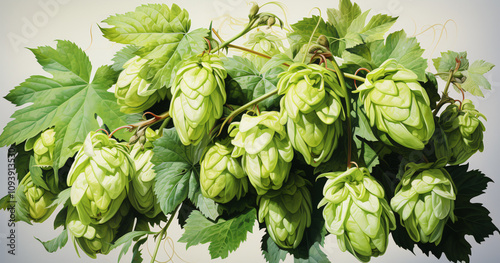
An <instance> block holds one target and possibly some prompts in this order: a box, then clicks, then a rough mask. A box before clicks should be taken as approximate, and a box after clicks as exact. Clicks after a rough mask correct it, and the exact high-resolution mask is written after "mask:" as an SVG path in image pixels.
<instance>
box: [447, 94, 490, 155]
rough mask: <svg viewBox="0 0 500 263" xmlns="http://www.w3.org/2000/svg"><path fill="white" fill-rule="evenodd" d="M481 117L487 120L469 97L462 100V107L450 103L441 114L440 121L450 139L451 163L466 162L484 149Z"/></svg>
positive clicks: (483, 129) (483, 128)
mask: <svg viewBox="0 0 500 263" xmlns="http://www.w3.org/2000/svg"><path fill="white" fill-rule="evenodd" d="M479 117H483V118H484V119H485V120H486V117H485V116H484V115H483V114H481V113H480V112H479V111H477V110H476V108H475V107H474V104H473V103H472V101H471V100H468V99H465V100H464V101H463V102H462V104H461V107H459V106H458V105H457V104H451V105H449V106H448V107H447V108H446V109H445V110H444V111H443V113H441V116H439V123H440V125H441V127H442V128H443V130H444V132H445V134H446V139H447V141H448V150H449V151H450V160H449V164H451V165H457V164H461V163H464V162H465V161H467V160H468V159H469V158H470V157H471V156H472V155H473V154H474V153H476V152H477V151H480V152H482V151H483V149H484V144H483V132H484V131H485V127H484V124H483V123H482V122H481V120H480V119H479Z"/></svg>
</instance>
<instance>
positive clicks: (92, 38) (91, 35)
mask: <svg viewBox="0 0 500 263" xmlns="http://www.w3.org/2000/svg"><path fill="white" fill-rule="evenodd" d="M92 44H94V36H93V34H92V25H90V44H89V46H88V47H87V48H86V49H85V50H84V52H87V50H89V49H90V48H91V47H92Z"/></svg>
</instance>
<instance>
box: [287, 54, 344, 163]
mask: <svg viewBox="0 0 500 263" xmlns="http://www.w3.org/2000/svg"><path fill="white" fill-rule="evenodd" d="M278 94H284V96H283V98H282V99H281V103H280V104H281V116H280V119H281V123H282V124H286V125H287V131H288V136H289V137H290V141H291V142H292V145H293V148H294V149H296V150H297V151H299V152H300V153H301V154H302V156H304V159H305V161H306V162H307V164H309V165H312V166H318V165H320V164H321V163H322V162H326V161H328V160H329V159H330V157H331V156H332V153H333V151H334V150H335V148H336V147H337V142H338V138H339V136H340V135H342V120H344V118H345V117H344V111H343V109H342V103H341V101H340V98H341V97H343V96H344V95H343V94H342V92H341V87H340V86H339V84H338V81H337V78H336V76H335V73H333V72H331V71H329V70H327V69H325V68H324V67H321V66H319V65H305V64H301V63H295V64H293V65H291V66H290V68H289V69H288V71H286V72H283V73H281V74H280V80H279V82H278Z"/></svg>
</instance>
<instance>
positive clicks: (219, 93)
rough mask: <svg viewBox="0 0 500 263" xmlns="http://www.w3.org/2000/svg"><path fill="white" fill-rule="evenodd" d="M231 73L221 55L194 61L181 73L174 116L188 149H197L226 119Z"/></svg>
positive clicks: (175, 91)
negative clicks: (228, 76)
mask: <svg viewBox="0 0 500 263" xmlns="http://www.w3.org/2000/svg"><path fill="white" fill-rule="evenodd" d="M226 76H227V73H226V70H225V69H224V67H223V65H222V62H221V60H220V58H219V57H218V56H217V55H204V56H202V57H201V58H200V57H194V58H192V59H190V60H187V61H186V62H184V64H183V66H182V67H181V68H180V69H179V70H178V71H177V76H176V77H175V80H174V84H173V87H172V101H171V104H170V116H171V117H172V119H173V121H174V125H175V129H176V130H177V133H178V134H179V137H180V139H181V142H182V143H183V144H184V145H189V144H193V145H197V144H198V143H200V142H201V140H202V139H203V137H204V136H205V135H206V134H209V133H210V130H211V129H212V127H213V126H214V124H215V121H217V120H218V119H219V118H220V117H221V116H222V110H223V108H222V107H223V106H224V103H225V102H226V91H225V84H224V79H225V78H226Z"/></svg>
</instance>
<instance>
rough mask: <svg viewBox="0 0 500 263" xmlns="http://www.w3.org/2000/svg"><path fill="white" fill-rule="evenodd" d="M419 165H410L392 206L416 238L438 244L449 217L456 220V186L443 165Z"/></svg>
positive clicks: (414, 238)
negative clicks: (420, 167) (432, 166)
mask: <svg viewBox="0 0 500 263" xmlns="http://www.w3.org/2000/svg"><path fill="white" fill-rule="evenodd" d="M419 166H420V165H418V164H413V163H410V164H408V166H407V171H406V173H405V174H404V175H403V178H402V180H401V182H400V183H399V185H398V186H397V188H396V194H395V195H394V197H393V198H392V199H391V207H392V209H393V210H394V211H395V212H397V213H398V214H399V215H400V217H401V224H402V225H403V226H404V227H405V228H406V230H407V232H408V234H409V235H410V237H411V239H413V241H415V242H421V243H435V244H436V245H438V244H439V242H440V241H441V237H442V234H443V229H444V226H445V224H446V222H447V221H448V218H450V219H451V220H452V221H453V222H455V220H456V218H455V215H454V213H453V210H454V207H455V199H456V190H455V185H454V184H453V181H452V179H451V177H450V175H449V174H448V172H447V171H446V170H445V169H444V168H440V169H436V168H434V169H424V170H422V169H419Z"/></svg>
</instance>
